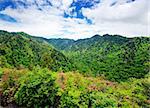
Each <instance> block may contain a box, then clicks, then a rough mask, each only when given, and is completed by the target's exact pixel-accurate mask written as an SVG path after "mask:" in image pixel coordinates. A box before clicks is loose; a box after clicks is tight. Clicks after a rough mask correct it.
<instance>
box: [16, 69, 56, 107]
mask: <svg viewBox="0 0 150 108" xmlns="http://www.w3.org/2000/svg"><path fill="white" fill-rule="evenodd" d="M56 93H57V86H56V85H55V77H54V75H53V74H52V73H51V72H50V71H48V70H47V69H34V70H33V71H32V72H30V73H28V74H27V75H26V76H25V77H24V78H22V79H21V84H20V87H19V89H18V91H17V93H16V94H15V100H16V102H17V103H18V104H19V105H21V106H26V107H50V106H54V105H55V104H54V103H55V100H56V99H55V98H56Z"/></svg>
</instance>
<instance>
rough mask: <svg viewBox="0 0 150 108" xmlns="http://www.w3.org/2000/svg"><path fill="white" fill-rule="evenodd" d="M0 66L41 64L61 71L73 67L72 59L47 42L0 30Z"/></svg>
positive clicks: (19, 66) (20, 66) (27, 66)
mask: <svg viewBox="0 0 150 108" xmlns="http://www.w3.org/2000/svg"><path fill="white" fill-rule="evenodd" d="M0 42H1V44H0V66H1V67H17V68H18V69H19V68H29V67H30V68H31V67H33V66H37V65H38V66H40V67H43V68H45V67H46V68H49V69H51V70H54V71H59V69H60V68H62V69H63V70H64V71H69V70H71V69H73V65H72V63H71V62H70V60H69V59H68V58H67V57H65V56H64V55H63V54H62V53H61V52H59V51H57V50H55V49H53V48H52V47H51V46H50V45H48V44H46V43H38V41H36V39H32V38H31V36H30V35H27V34H25V33H9V32H6V31H0Z"/></svg>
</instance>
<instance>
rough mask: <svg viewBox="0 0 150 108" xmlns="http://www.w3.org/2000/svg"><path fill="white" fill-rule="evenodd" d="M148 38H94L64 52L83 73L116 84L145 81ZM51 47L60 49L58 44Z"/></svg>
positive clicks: (116, 36)
mask: <svg viewBox="0 0 150 108" xmlns="http://www.w3.org/2000/svg"><path fill="white" fill-rule="evenodd" d="M149 39H150V38H148V37H135V38H126V37H122V36H119V35H108V34H106V35H104V36H99V35H95V36H93V37H92V38H87V39H80V40H77V41H74V43H71V44H70V45H67V46H66V48H65V49H64V50H63V52H64V54H65V55H66V56H67V57H69V58H70V59H72V61H74V64H75V65H76V66H77V69H78V70H79V71H80V72H82V73H86V74H88V75H89V74H90V75H94V76H99V75H102V74H103V75H105V76H106V77H107V78H108V79H110V80H113V81H125V80H127V79H128V78H131V77H133V78H142V77H144V76H145V75H146V74H147V73H148V72H149V69H148V68H149V48H150V41H149ZM55 41H56V40H54V42H55ZM59 41H60V40H59ZM62 41H63V40H62ZM50 44H52V45H53V46H54V47H55V46H57V42H55V44H53V42H51V43H50ZM57 47H58V46H57Z"/></svg>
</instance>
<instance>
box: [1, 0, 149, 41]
mask: <svg viewBox="0 0 150 108" xmlns="http://www.w3.org/2000/svg"><path fill="white" fill-rule="evenodd" d="M29 1H30V0H29ZM38 1H39V2H41V1H40V0H38ZM51 1H52V4H53V7H48V8H44V9H43V11H40V10H37V8H35V7H30V8H28V9H20V8H19V9H17V10H13V9H10V8H7V9H6V10H4V11H2V12H1V13H4V14H8V15H10V16H12V17H14V18H16V19H17V20H18V23H9V22H4V21H1V20H0V29H4V30H8V31H24V32H26V33H29V34H31V35H35V36H44V37H47V38H54V37H55V38H74V39H78V38H86V37H90V36H93V35H95V34H101V35H102V34H105V33H109V34H120V35H127V36H141V35H147V36H148V35H150V31H148V24H150V21H148V16H150V13H148V12H149V11H148V4H150V2H148V0H136V1H135V2H133V3H125V2H124V1H126V0H117V1H119V2H118V3H117V4H116V5H114V6H112V7H110V4H111V3H112V2H113V1H114V0H102V2H101V3H100V4H99V5H96V6H95V7H94V8H91V9H88V8H86V9H85V8H83V9H82V11H83V14H84V15H86V16H87V17H88V18H90V19H92V20H93V22H94V24H93V25H89V24H87V22H86V20H85V19H84V20H81V19H76V18H67V19H66V18H63V12H64V10H65V11H68V12H69V10H68V8H69V6H70V4H71V3H72V1H73V0H51ZM41 4H42V2H41Z"/></svg>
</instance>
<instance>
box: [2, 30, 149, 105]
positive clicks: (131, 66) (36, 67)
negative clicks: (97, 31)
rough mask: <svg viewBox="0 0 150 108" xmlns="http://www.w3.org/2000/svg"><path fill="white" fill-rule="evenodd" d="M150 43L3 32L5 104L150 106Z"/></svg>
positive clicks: (107, 37) (140, 39)
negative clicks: (48, 37)
mask: <svg viewBox="0 0 150 108" xmlns="http://www.w3.org/2000/svg"><path fill="white" fill-rule="evenodd" d="M149 39H150V38H149V37H134V38H127V37H123V36H119V35H109V34H106V35H103V36H100V35H95V36H93V37H91V38H87V39H79V40H72V39H46V38H43V37H35V36H30V35H29V34H26V33H23V32H7V31H3V30H1V31H0V79H1V80H0V103H1V106H9V105H14V106H15V107H29V108H41V107H42V108H50V107H52V108H149V107H150V74H149V71H150V61H149V60H150V40H149Z"/></svg>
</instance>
